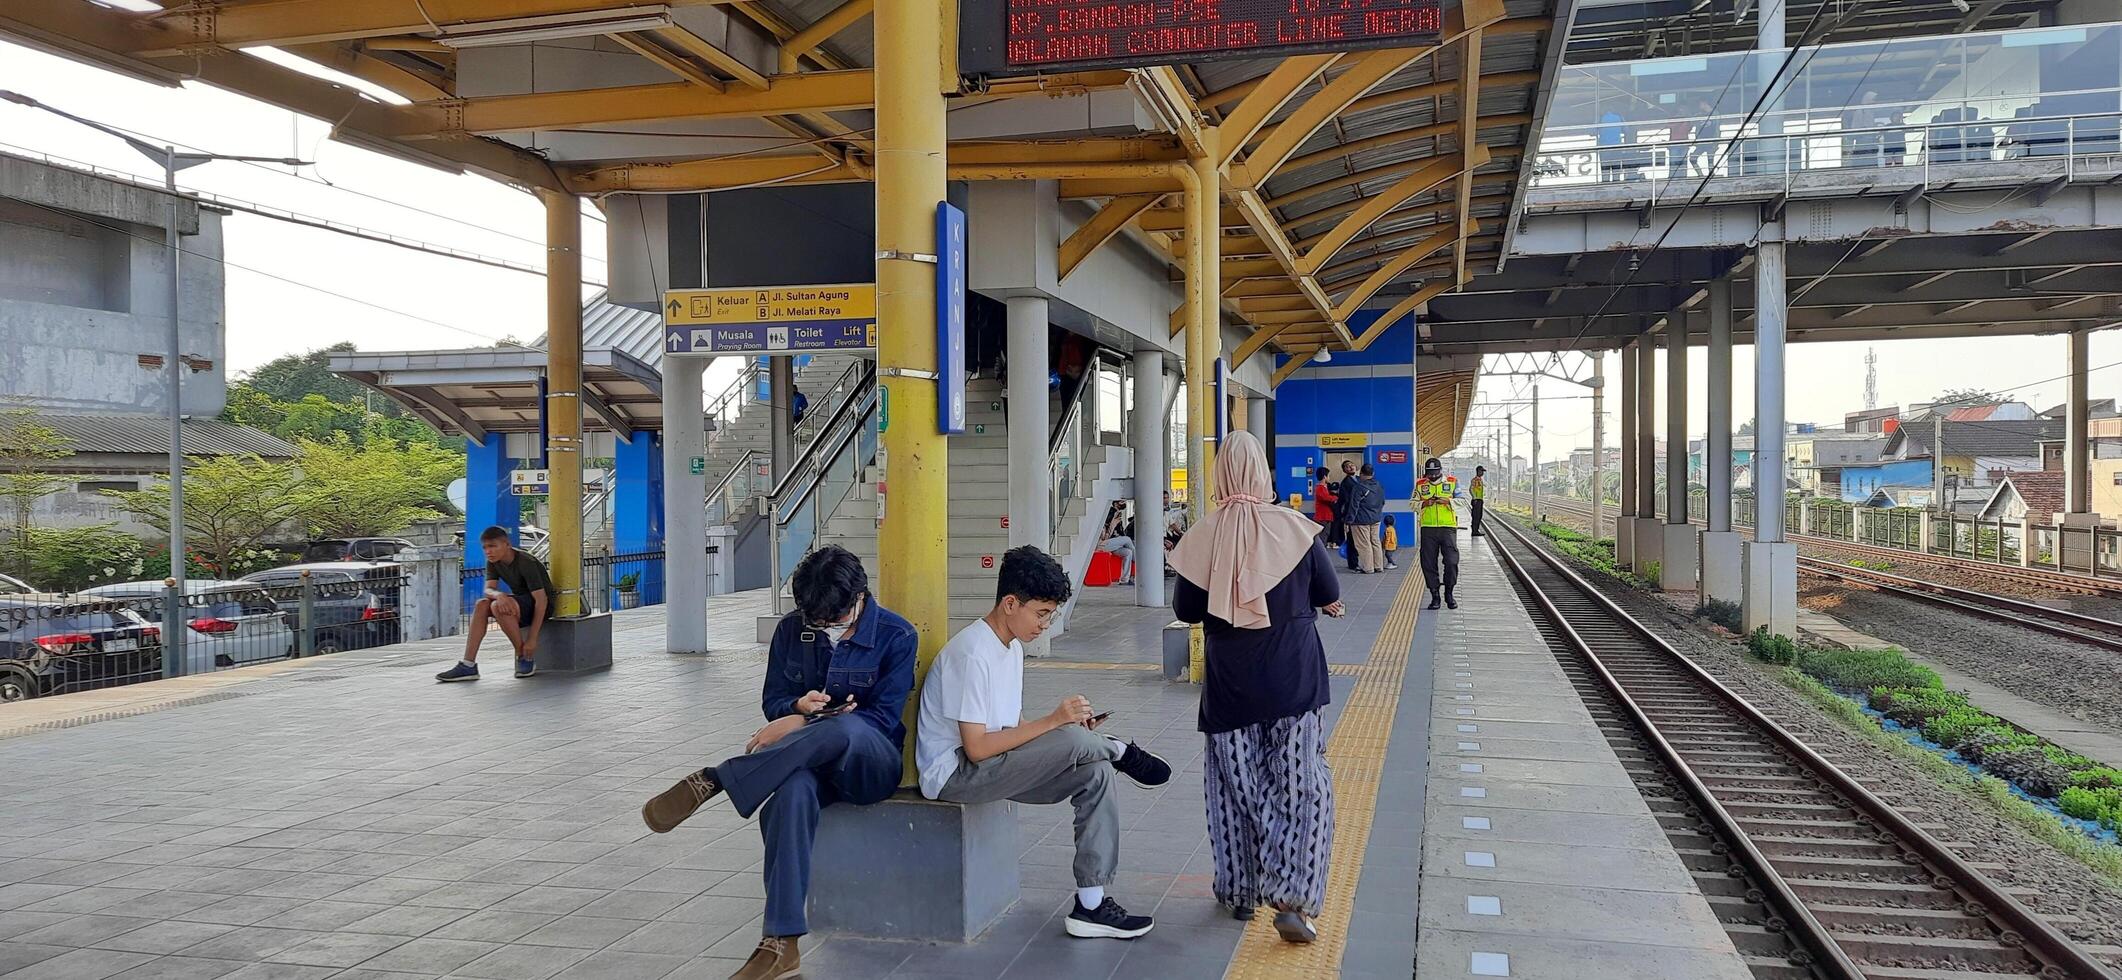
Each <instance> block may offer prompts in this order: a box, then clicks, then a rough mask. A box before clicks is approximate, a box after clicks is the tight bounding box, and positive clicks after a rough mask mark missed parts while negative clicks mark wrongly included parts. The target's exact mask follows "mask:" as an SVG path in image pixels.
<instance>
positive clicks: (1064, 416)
mask: <svg viewBox="0 0 2122 980" xmlns="http://www.w3.org/2000/svg"><path fill="white" fill-rule="evenodd" d="M1092 387H1093V385H1092V383H1091V378H1090V376H1089V375H1088V374H1086V375H1084V378H1083V383H1081V384H1079V385H1077V386H1076V393H1075V394H1074V395H1071V396H1070V397H1069V400H1068V404H1067V405H1066V406H1064V407H1063V409H1062V412H1061V421H1060V422H1058V423H1057V424H1055V425H1054V430H1053V431H1052V432H1049V433H1047V436H1046V462H1047V466H1048V468H1049V469H1051V468H1052V466H1053V462H1054V456H1055V455H1057V454H1059V453H1060V452H1061V441H1062V440H1063V439H1065V438H1067V436H1068V434H1069V433H1070V432H1071V431H1073V430H1074V429H1075V427H1076V425H1077V423H1078V422H1080V421H1081V420H1082V418H1083V401H1084V398H1085V397H1086V394H1087V393H1088V392H1089V391H1090V390H1091V388H1092Z"/></svg>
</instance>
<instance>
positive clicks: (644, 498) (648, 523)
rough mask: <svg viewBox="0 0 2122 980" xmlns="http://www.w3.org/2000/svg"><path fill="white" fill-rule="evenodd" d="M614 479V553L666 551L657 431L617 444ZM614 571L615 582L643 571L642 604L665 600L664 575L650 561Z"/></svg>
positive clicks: (661, 446)
mask: <svg viewBox="0 0 2122 980" xmlns="http://www.w3.org/2000/svg"><path fill="white" fill-rule="evenodd" d="M613 452H614V456H615V459H614V467H613V468H614V470H615V471H616V472H615V473H614V474H613V479H614V480H616V481H617V483H616V486H615V488H614V489H615V493H614V495H613V506H612V550H613V551H614V552H616V553H618V554H620V555H629V554H636V553H639V552H648V551H661V550H663V443H662V440H660V439H658V438H657V437H656V434H655V433H653V432H635V433H634V437H633V438H632V439H618V440H615V441H614V449H613ZM623 564H626V565H628V566H629V567H627V568H624V569H614V570H613V571H614V579H613V580H614V581H615V582H616V581H617V576H618V575H623V574H625V573H626V572H630V571H632V572H640V573H641V582H640V585H639V588H640V591H641V601H642V602H643V603H644V604H655V603H659V602H662V601H663V576H662V575H660V574H656V573H655V570H654V569H650V568H648V567H647V565H648V564H649V563H648V562H645V561H644V562H640V563H638V564H636V563H632V562H627V563H623Z"/></svg>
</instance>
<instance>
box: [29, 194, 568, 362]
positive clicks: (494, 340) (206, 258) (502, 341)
mask: <svg viewBox="0 0 2122 980" xmlns="http://www.w3.org/2000/svg"><path fill="white" fill-rule="evenodd" d="M22 203H24V204H27V205H29V206H30V207H33V208H37V209H39V210H42V211H48V212H50V213H52V214H55V215H60V216H62V217H66V218H71V219H74V220H78V221H85V222H87V223H89V224H92V225H95V226H96V227H98V228H103V229H105V230H108V231H113V232H116V233H118V234H120V235H124V236H126V237H127V238H132V239H135V240H137V241H142V242H147V243H149V244H152V245H154V246H155V247H157V248H163V247H166V244H165V243H164V242H163V241H162V240H161V239H159V238H149V237H147V236H146V235H142V234H140V233H139V232H136V231H133V230H131V229H129V228H126V227H123V226H122V225H119V224H113V223H110V222H106V221H102V220H99V219H96V218H93V217H89V216H86V215H83V214H80V213H79V212H75V211H68V210H66V209H64V208H57V207H53V206H51V205H48V204H39V203H37V202H34V201H24V202H22ZM177 250H178V251H179V252H181V253H183V254H184V255H187V256H190V257H192V258H194V259H198V260H200V261H202V262H213V263H216V264H218V265H221V266H222V267H224V268H229V269H241V270H243V271H244V272H248V273H251V274H253V275H260V276H264V277H266V278H267V279H273V280H277V281H279V282H284V283H287V284H288V285H291V286H298V287H301V288H303V289H308V290H311V291H314V292H318V293H322V294H324V295H326V296H330V297H333V298H335V299H342V300H345V301H347V302H350V303H357V304H360V305H362V306H366V307H369V308H370V309H374V310H379V311H381V312H384V313H389V314H392V315H394V316H401V317H404V318H406V319H408V320H415V321H418V322H420V323H425V324H428V325H430V326H436V327H441V328H442V329H444V330H449V331H452V332H455V333H460V334H464V335H465V336H468V337H473V338H477V339H479V340H484V341H487V342H488V343H491V344H492V345H494V346H496V347H507V348H514V349H516V350H526V351H540V352H541V353H542V352H543V349H542V348H538V347H532V346H530V345H528V344H523V343H520V342H517V341H513V340H510V339H509V338H507V337H495V336H492V335H489V334H482V333H480V332H478V331H476V330H472V329H470V328H468V327H461V326H458V325H456V324H454V323H448V322H445V321H442V320H437V319H434V318H433V317H428V316H422V315H420V314H418V313H410V312H407V311H405V310H401V309H397V308H396V307H391V306H385V305H384V304H382V303H377V302H374V301H372V300H366V299H362V298H361V297H359V296H353V295H349V294H347V293H342V292H339V291H337V290H334V289H329V288H327V287H324V286H319V285H317V284H316V283H311V282H304V281H302V280H300V279H294V278H291V277H288V276H283V275H280V274H278V273H274V272H267V271H265V270H264V269H259V268H255V267H252V266H247V265H243V264H241V263H238V262H231V261H229V260H228V259H225V258H222V257H221V256H218V255H208V254H206V253H204V252H200V251H198V250H197V249H192V248H186V247H184V245H183V244H182V243H181V242H180V243H179V244H178V246H177Z"/></svg>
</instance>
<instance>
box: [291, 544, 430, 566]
mask: <svg viewBox="0 0 2122 980" xmlns="http://www.w3.org/2000/svg"><path fill="white" fill-rule="evenodd" d="M412 546H413V543H412V542H410V541H407V540H405V539H404V538H319V539H317V540H315V541H311V542H309V543H308V544H305V545H303V546H302V554H301V556H300V557H298V558H296V559H295V560H296V561H298V562H318V561H389V560H390V559H393V558H396V557H398V552H401V551H404V550H405V549H407V548H410V547H412Z"/></svg>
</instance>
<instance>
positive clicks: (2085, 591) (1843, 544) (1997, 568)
mask: <svg viewBox="0 0 2122 980" xmlns="http://www.w3.org/2000/svg"><path fill="white" fill-rule="evenodd" d="M1507 499H1509V500H1511V501H1512V502H1513V503H1518V504H1523V503H1525V502H1526V501H1527V496H1526V495H1525V494H1522V493H1521V494H1513V495H1508V496H1507ZM1614 506H1615V507H1616V508H1618V507H1619V506H1620V505H1618V504H1616V505H1614ZM1540 509H1541V510H1542V511H1545V512H1548V513H1551V514H1565V515H1568V516H1570V517H1574V518H1576V519H1577V520H1578V521H1580V522H1582V523H1585V524H1589V523H1590V521H1591V505H1590V504H1588V503H1585V502H1583V501H1579V500H1574V499H1571V498H1568V497H1560V498H1558V497H1553V496H1543V497H1541V498H1540ZM1613 513H1614V511H1613V510H1609V511H1608V517H1607V520H1608V521H1609V522H1611V521H1612V520H1613V517H1612V515H1613ZM1697 523H1700V522H1697ZM1738 526H1741V527H1743V526H1745V525H1738ZM1602 530H1603V531H1604V533H1611V532H1612V527H1611V525H1610V524H1609V526H1608V527H1607V528H1605V529H1602ZM1785 537H1787V538H1788V539H1790V540H1791V541H1794V542H1797V543H1799V544H1804V545H1813V546H1816V547H1821V548H1830V549H1833V550H1835V551H1839V552H1844V553H1847V554H1852V555H1859V556H1864V557H1869V558H1878V559H1882V560H1887V561H1895V562H1904V563H1912V564H1919V565H1926V566H1930V567H1933V568H1949V569H1953V570H1955V571H1962V572H1972V573H1977V574H1981V575H1985V576H1988V577H1990V578H1994V579H1999V580H2002V581H2008V582H2016V583H2018V584H2020V585H2025V586H2031V587H2034V588H2040V589H2048V590H2053V591H2056V592H2064V593H2070V594H2074V595H2097V596H2111V597H2117V598H2122V582H2116V581H2110V580H2108V579H2099V578H2093V577H2091V576H2087V575H2078V574H2073V573H2070V572H2053V571H2045V570H2043V569H2038V568H2020V567H2014V566H2011V565H2001V564H1998V563H1996V562H1984V561H1971V560H1969V559H1966V558H1960V557H1957V556H1953V555H1934V554H1929V553H1927V552H1921V551H1911V550H1909V549H1906V548H1884V547H1880V546H1878V545H1870V544H1860V543H1858V542H1855V541H1844V540H1842V539H1841V538H1823V537H1819V536H1817V535H1810V534H1790V533H1786V534H1785Z"/></svg>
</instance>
